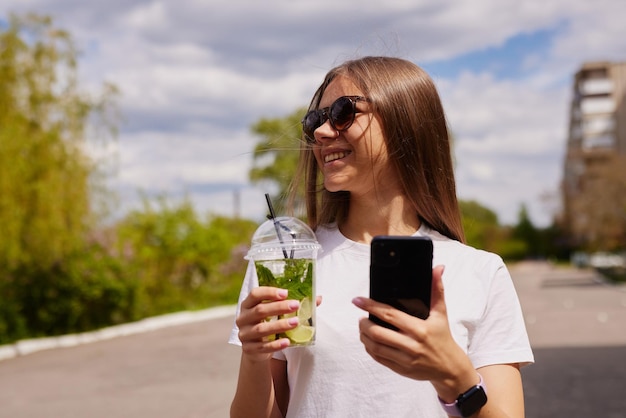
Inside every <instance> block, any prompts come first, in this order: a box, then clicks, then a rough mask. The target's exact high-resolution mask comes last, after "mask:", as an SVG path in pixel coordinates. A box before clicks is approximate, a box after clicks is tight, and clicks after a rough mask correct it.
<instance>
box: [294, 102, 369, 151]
mask: <svg viewBox="0 0 626 418" xmlns="http://www.w3.org/2000/svg"><path fill="white" fill-rule="evenodd" d="M345 99H348V100H349V101H350V104H351V105H352V116H351V117H350V120H349V121H348V122H346V123H345V126H342V128H341V129H338V128H337V126H335V122H336V121H334V120H333V119H332V118H331V117H330V116H331V111H330V110H331V108H332V107H333V106H335V105H336V104H337V102H339V101H340V100H345ZM359 101H367V102H368V101H369V99H368V98H367V97H363V96H341V97H338V98H337V99H336V100H335V101H334V102H333V103H332V104H331V105H330V106H328V107H324V108H322V109H314V110H309V111H308V112H307V113H306V114H305V115H304V117H303V118H302V121H301V123H302V132H303V133H304V139H306V141H307V142H308V143H309V144H315V143H316V142H317V141H316V140H315V136H314V135H313V134H314V132H315V130H317V128H319V127H320V126H322V125H323V124H325V123H326V121H330V126H332V127H333V129H335V130H336V131H338V132H341V131H345V130H347V129H350V127H351V126H352V124H353V123H354V119H355V118H356V114H357V113H363V111H362V110H359V109H357V108H356V104H357V102H359ZM311 115H317V117H318V122H319V123H318V125H317V126H315V128H313V129H311V135H309V134H308V133H307V129H306V126H305V123H306V121H307V119H309V118H310V117H311Z"/></svg>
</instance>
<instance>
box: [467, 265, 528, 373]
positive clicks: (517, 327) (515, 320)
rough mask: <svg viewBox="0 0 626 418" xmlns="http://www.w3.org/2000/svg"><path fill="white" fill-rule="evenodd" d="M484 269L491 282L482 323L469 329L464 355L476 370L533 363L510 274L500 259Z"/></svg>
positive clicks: (522, 317)
mask: <svg viewBox="0 0 626 418" xmlns="http://www.w3.org/2000/svg"><path fill="white" fill-rule="evenodd" d="M488 270H491V271H490V272H489V274H490V276H491V280H490V282H489V286H488V296H487V303H486V306H485V310H484V313H483V317H482V320H480V321H478V323H477V325H476V327H475V328H474V329H472V330H470V335H469V346H468V355H469V357H470V359H471V361H472V363H473V365H474V367H476V368H479V367H483V366H488V365H494V364H510V363H519V364H520V365H522V366H523V365H526V364H530V363H533V362H534V357H533V353H532V349H531V347H530V342H529V340H528V334H527V332H526V325H525V323H524V316H523V314H522V309H521V306H520V302H519V299H518V297H517V292H516V291H515V287H514V285H513V280H512V279H511V275H510V274H509V271H508V269H507V268H506V266H505V265H504V263H502V262H501V260H499V263H497V264H496V265H495V266H493V267H492V268H491V269H488Z"/></svg>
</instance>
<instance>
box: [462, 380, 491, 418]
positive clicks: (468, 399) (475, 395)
mask: <svg viewBox="0 0 626 418" xmlns="http://www.w3.org/2000/svg"><path fill="white" fill-rule="evenodd" d="M486 403H487V394H486V393H485V390H484V389H483V388H482V386H474V387H473V388H471V389H470V390H468V391H467V392H465V393H464V394H463V395H461V396H460V397H459V399H458V400H457V407H458V408H459V412H461V416H462V417H470V416H472V415H473V414H475V413H476V412H477V411H478V410H479V409H480V408H482V407H483V406H484V405H485V404H486Z"/></svg>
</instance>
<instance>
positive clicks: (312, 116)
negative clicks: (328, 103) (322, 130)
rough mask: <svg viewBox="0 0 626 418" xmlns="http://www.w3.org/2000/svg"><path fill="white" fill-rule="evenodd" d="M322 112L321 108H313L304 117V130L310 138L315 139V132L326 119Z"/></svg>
mask: <svg viewBox="0 0 626 418" xmlns="http://www.w3.org/2000/svg"><path fill="white" fill-rule="evenodd" d="M322 117H323V116H322V112H320V111H319V110H311V111H310V112H308V113H307V114H306V115H304V119H302V130H303V131H304V134H305V135H306V136H308V137H309V138H310V139H314V136H313V135H314V133H315V130H316V129H317V128H319V127H320V126H321V125H322V123H324V121H323V120H322Z"/></svg>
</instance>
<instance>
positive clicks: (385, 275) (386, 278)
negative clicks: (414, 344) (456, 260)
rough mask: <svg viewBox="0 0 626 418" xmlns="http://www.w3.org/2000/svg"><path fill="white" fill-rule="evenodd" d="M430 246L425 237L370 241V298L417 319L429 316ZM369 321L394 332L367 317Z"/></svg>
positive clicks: (393, 327)
mask: <svg viewBox="0 0 626 418" xmlns="http://www.w3.org/2000/svg"><path fill="white" fill-rule="evenodd" d="M432 276H433V242H432V241H431V239H430V238H427V237H415V236H382V235H380V236H376V237H374V238H373V239H372V247H371V261H370V298H371V299H374V300H376V301H379V302H382V303H386V304H387V305H391V306H393V307H394V308H396V309H399V310H401V311H404V312H406V313H408V314H410V315H413V316H416V317H418V318H422V319H426V318H428V315H429V313H430V289H431V285H432ZM369 318H370V320H372V321H373V322H375V323H377V324H379V325H382V326H384V327H387V328H390V329H394V330H397V328H396V327H395V326H393V325H391V324H389V323H387V322H385V321H383V320H381V319H379V318H377V317H376V316H374V315H372V314H370V316H369Z"/></svg>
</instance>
